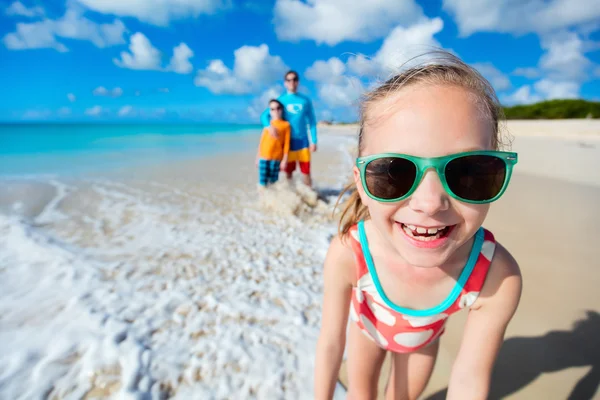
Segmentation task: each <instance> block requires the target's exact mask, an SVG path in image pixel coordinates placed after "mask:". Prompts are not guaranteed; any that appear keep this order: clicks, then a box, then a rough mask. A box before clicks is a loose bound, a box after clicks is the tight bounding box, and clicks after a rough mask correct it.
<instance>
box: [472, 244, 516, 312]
mask: <svg viewBox="0 0 600 400" xmlns="http://www.w3.org/2000/svg"><path fill="white" fill-rule="evenodd" d="M495 247H496V248H495V251H494V256H493V258H492V262H491V264H490V267H489V271H488V273H487V276H486V278H485V283H484V284H483V287H482V288H481V295H480V296H479V297H478V300H477V302H476V303H475V304H474V308H479V307H481V306H484V305H485V304H486V303H490V302H494V303H497V302H512V301H515V300H516V301H517V302H518V299H519V297H520V295H521V288H522V276H521V269H520V267H519V264H518V263H517V261H516V260H515V258H514V257H513V256H512V254H511V253H510V252H509V251H508V250H507V249H506V248H505V247H504V246H502V245H501V244H500V243H499V242H496V246H495Z"/></svg>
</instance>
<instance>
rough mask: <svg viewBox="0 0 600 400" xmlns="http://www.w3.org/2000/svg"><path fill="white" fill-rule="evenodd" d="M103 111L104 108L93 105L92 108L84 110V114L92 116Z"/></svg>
mask: <svg viewBox="0 0 600 400" xmlns="http://www.w3.org/2000/svg"><path fill="white" fill-rule="evenodd" d="M103 112H104V109H103V108H102V107H100V106H94V107H92V108H88V109H87V110H85V114H86V115H89V116H92V117H97V116H98V115H100V114H102V113H103Z"/></svg>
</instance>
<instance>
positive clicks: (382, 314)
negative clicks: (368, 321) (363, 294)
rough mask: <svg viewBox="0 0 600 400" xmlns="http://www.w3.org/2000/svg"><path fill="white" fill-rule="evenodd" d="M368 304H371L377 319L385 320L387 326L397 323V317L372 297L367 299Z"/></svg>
mask: <svg viewBox="0 0 600 400" xmlns="http://www.w3.org/2000/svg"><path fill="white" fill-rule="evenodd" d="M367 304H369V308H370V309H371V311H373V314H375V318H377V320H379V321H381V322H383V323H384V324H386V325H387V326H394V325H395V324H396V317H395V316H394V314H392V313H391V312H390V311H388V310H387V309H386V308H384V307H383V306H381V305H379V304H377V303H375V302H374V301H373V300H371V299H367Z"/></svg>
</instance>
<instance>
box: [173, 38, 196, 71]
mask: <svg viewBox="0 0 600 400" xmlns="http://www.w3.org/2000/svg"><path fill="white" fill-rule="evenodd" d="M192 57H194V52H193V51H192V49H190V48H189V47H188V45H187V44H185V43H181V44H179V46H177V47H174V48H173V57H171V62H170V63H169V66H168V67H167V70H169V71H173V72H177V73H178V74H189V73H190V72H192V69H193V67H192V63H191V62H190V58H192Z"/></svg>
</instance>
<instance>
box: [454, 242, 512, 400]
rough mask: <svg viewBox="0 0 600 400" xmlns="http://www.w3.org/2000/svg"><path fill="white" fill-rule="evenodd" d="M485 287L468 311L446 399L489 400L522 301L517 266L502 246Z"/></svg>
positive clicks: (499, 247) (497, 249)
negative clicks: (495, 371) (508, 329)
mask: <svg viewBox="0 0 600 400" xmlns="http://www.w3.org/2000/svg"><path fill="white" fill-rule="evenodd" d="M496 246H497V247H496V252H495V254H494V259H493V261H492V265H491V266H490V270H489V272H488V275H487V278H486V281H485V284H484V286H483V288H482V289H481V292H480V294H479V297H478V299H477V300H476V301H475V304H473V306H472V307H471V309H470V311H469V316H468V318H467V323H466V325H465V330H464V333H463V338H462V344H461V346H460V350H459V352H458V355H457V357H456V361H455V362H454V366H453V368H452V373H451V375H450V382H449V385H448V396H447V399H449V400H454V399H460V400H463V399H487V398H488V394H489V393H488V392H489V388H490V379H491V375H492V370H493V367H494V363H495V361H496V357H497V355H498V351H499V350H500V347H501V346H502V342H503V340H504V332H505V331H506V327H507V326H508V323H509V322H510V320H511V319H512V317H513V315H514V313H515V311H516V309H517V306H518V304H519V299H520V297H521V286H522V279H521V272H520V270H519V266H518V264H517V262H516V261H515V260H514V258H512V256H511V255H510V253H509V252H508V251H506V249H505V248H504V247H502V246H501V245H500V244H499V243H497V244H496Z"/></svg>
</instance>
